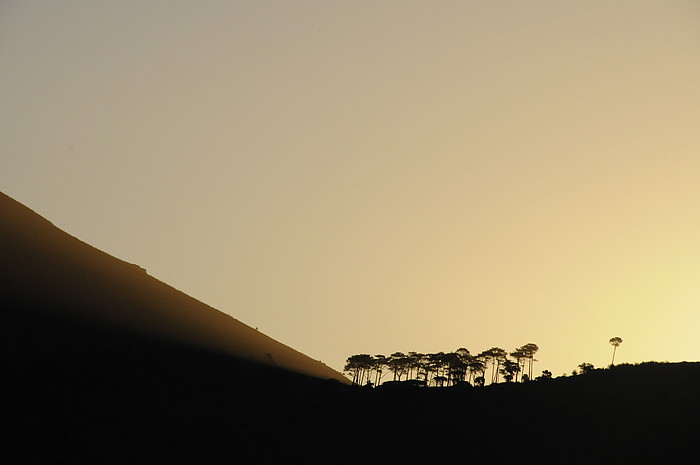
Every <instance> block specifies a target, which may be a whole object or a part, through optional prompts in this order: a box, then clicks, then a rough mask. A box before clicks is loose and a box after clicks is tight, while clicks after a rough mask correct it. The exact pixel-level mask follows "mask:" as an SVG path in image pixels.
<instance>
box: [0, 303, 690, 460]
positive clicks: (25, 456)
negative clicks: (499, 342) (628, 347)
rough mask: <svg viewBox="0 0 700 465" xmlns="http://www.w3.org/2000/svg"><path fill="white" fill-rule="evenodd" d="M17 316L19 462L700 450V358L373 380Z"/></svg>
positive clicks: (10, 407)
mask: <svg viewBox="0 0 700 465" xmlns="http://www.w3.org/2000/svg"><path fill="white" fill-rule="evenodd" d="M2 310H3V313H2V315H3V316H2V318H3V320H2V327H3V332H4V334H3V340H2V354H3V355H2V364H3V365H2V366H3V377H2V380H3V381H2V382H3V384H4V385H5V387H6V388H7V389H5V392H6V394H4V397H3V406H2V410H3V414H2V432H1V433H2V438H3V441H2V442H3V450H2V455H3V457H2V462H3V463H17V464H32V463H39V464H44V463H47V464H48V463H51V464H58V463H95V464H112V463H114V464H127V463H150V464H159V463H163V464H179V463H183V464H199V463H202V464H209V463H212V464H213V463H285V462H290V461H292V460H293V459H294V458H301V459H302V460H303V461H304V462H305V463H326V462H336V461H342V463H345V462H352V463H378V462H380V461H384V462H385V463H398V462H402V461H408V462H409V463H431V462H433V463H435V462H443V461H446V462H459V463H471V462H479V463H561V464H571V463H604V464H608V463H610V464H612V463H618V464H619V463H634V464H644V463H690V462H693V457H698V456H700V452H698V450H699V449H698V448H697V444H698V440H700V430H699V429H698V427H697V425H698V413H699V412H700V402H699V400H698V393H700V364H695V363H684V364H645V365H640V366H620V367H616V368H615V369H613V370H605V371H599V372H594V373H591V374H588V375H583V376H578V377H575V378H574V377H572V378H562V379H554V380H551V381H548V382H547V381H537V382H530V383H527V384H518V385H497V386H494V387H486V388H427V389H426V388H422V389H421V388H405V389H404V388H393V389H389V388H378V389H374V390H372V389H362V388H352V387H349V386H345V385H342V384H340V383H338V382H335V381H322V380H318V379H312V378H307V377H304V376H300V375H296V374H293V373H289V372H285V371H281V370H275V369H272V368H269V367H263V366H259V365H255V364H249V363H246V362H243V361H240V360H236V359H232V358H229V357H226V356H223V355H219V354H212V353H210V352H206V351H199V350H195V349H192V348H187V347H183V346H178V345H175V344H172V343H168V342H165V341H161V340H157V339H152V338H148V337H143V336H138V335H135V334H125V333H121V332H117V331H114V330H111V329H108V328H104V327H98V326H95V325H91V326H88V325H87V324H85V323H77V322H67V321H65V320H58V319H53V320H52V319H51V318H50V317H47V315H46V314H42V315H32V314H26V313H23V314H20V313H18V312H14V311H12V310H13V309H10V308H3V309H2ZM18 315H23V316H21V317H20V316H18ZM6 330H7V332H5V331H6ZM28 335H31V338H30V337H29V336H28ZM30 339H31V340H30ZM689 459H690V462H688V460H689Z"/></svg>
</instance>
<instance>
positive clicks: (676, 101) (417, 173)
mask: <svg viewBox="0 0 700 465" xmlns="http://www.w3.org/2000/svg"><path fill="white" fill-rule="evenodd" d="M699 54H700V6H699V5H698V3H697V2H694V1H690V0H688V1H644V0H627V1H626V0H621V1H616V2H608V1H588V2H579V1H563V0H562V1H539V0H538V1H522V0H517V1H516V0H512V1H466V0H465V1H438V2H427V1H423V2H421V1H408V0H406V1H403V0H402V1H380V2H377V1H352V2H349V1H347V2H346V1H337V2H334V1H301V0H300V1H267V2H257V1H204V2H202V1H197V2H195V1H175V0H173V1H164V0H163V1H160V0H149V1H135V0H120V1H104V2H92V1H87V0H85V1H77V0H66V1H62V2H53V1H24V0H22V1H19V0H4V1H3V2H2V3H0V63H2V66H0V102H2V105H1V106H0V190H2V191H3V192H5V193H6V194H8V195H10V196H11V197H13V198H15V199H16V200H18V201H20V202H22V203H24V204H25V205H27V206H29V207H30V208H32V209H33V210H35V211H36V212H37V213H39V214H41V215H42V216H45V217H46V218H48V219H49V220H51V221H52V222H53V223H54V224H55V225H56V226H58V227H60V228H61V229H63V230H65V231H67V232H69V233H70V234H72V235H74V236H76V237H78V238H80V239H82V240H83V241H85V242H87V243H89V244H91V245H93V246H95V247H97V248H100V249H102V250H104V251H105V252H107V253H110V254H112V255H114V256H116V257H118V258H121V259H123V260H126V261H129V262H133V263H137V264H139V265H141V266H142V267H144V268H146V269H147V270H148V272H149V274H151V275H153V276H155V277H157V278H158V279H160V280H162V281H164V282H166V283H168V284H170V285H172V286H174V287H175V288H177V289H180V290H182V291H183V292H185V293H187V294H189V295H191V296H193V297H195V298H197V299H199V300H201V301H203V302H205V303H207V304H209V305H212V306H213V307H215V308H217V309H219V310H221V311H223V312H226V313H228V314H230V315H232V316H233V317H235V318H237V319H238V320H240V321H242V322H243V323H246V324H248V325H250V326H252V327H257V328H259V330H260V331H262V332H264V333H265V334H267V335H269V336H271V337H273V338H275V339H277V340H279V341H280V342H283V343H285V344H287V345H289V346H291V347H293V348H295V349H297V350H299V351H301V352H303V353H305V354H307V355H309V356H311V357H312V358H314V359H318V360H321V361H323V362H324V363H326V364H328V365H330V366H331V367H333V368H335V369H337V370H342V369H343V366H344V363H345V360H346V358H347V357H349V356H350V355H353V354H360V353H369V354H384V355H388V354H391V353H393V352H397V351H401V352H408V351H416V352H423V353H430V352H439V351H444V352H448V351H454V350H456V349H457V348H460V347H466V348H467V349H469V350H470V351H471V352H472V353H478V352H481V351H483V350H485V349H488V348H490V347H494V346H498V347H503V348H505V349H506V350H513V349H515V348H516V347H519V346H522V345H523V344H525V343H528V342H534V343H536V344H537V345H538V346H539V347H540V351H539V353H538V354H537V356H536V358H537V359H538V363H537V364H536V366H535V372H536V373H539V371H541V370H542V369H549V370H550V371H552V372H553V373H554V374H555V376H556V375H560V374H563V373H569V372H571V370H573V369H574V368H576V366H577V365H579V364H580V363H582V362H588V363H592V364H594V365H595V366H597V367H603V366H606V365H608V364H609V363H610V357H611V355H612V347H611V346H610V345H609V344H608V340H609V339H610V338H611V337H613V336H619V337H621V338H622V339H623V341H624V342H623V344H622V345H621V346H620V348H619V349H618V351H617V355H616V362H617V363H622V362H627V363H636V362H642V361H649V360H656V361H681V360H698V359H700V338H698V337H697V328H698V327H699V326H700V241H699V240H698V238H700V208H698V206H699V204H700V182H699V180H700V134H699V133H698V130H697V125H698V121H700V84H699V83H700V60H699V59H698V56H699Z"/></svg>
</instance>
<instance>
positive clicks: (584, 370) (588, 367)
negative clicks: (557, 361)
mask: <svg viewBox="0 0 700 465" xmlns="http://www.w3.org/2000/svg"><path fill="white" fill-rule="evenodd" d="M578 367H579V369H580V370H581V374H582V375H587V374H588V373H591V372H592V371H593V370H595V367H594V366H593V364H592V363H586V362H583V363H582V364H580V365H579V366H578Z"/></svg>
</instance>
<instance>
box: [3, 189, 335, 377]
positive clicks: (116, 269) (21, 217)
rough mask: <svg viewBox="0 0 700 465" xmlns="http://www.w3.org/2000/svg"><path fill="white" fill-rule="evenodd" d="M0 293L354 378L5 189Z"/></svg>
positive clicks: (23, 303)
mask: <svg viewBox="0 0 700 465" xmlns="http://www.w3.org/2000/svg"><path fill="white" fill-rule="evenodd" d="M0 299H1V302H2V304H3V306H4V307H5V308H4V309H3V311H4V312H25V313H32V314H33V315H34V317H35V318H42V316H51V317H52V318H64V319H66V321H69V320H75V321H85V322H90V323H91V324H100V325H106V326H111V327H113V328H119V329H121V330H128V331H132V332H137V333H142V334H150V335H151V336H156V337H158V338H165V339H169V340H173V341H177V342H179V343H184V344H188V345H192V346H198V347H201V348H203V349H207V350H212V351H220V352H222V353H225V354H230V355H234V356H236V357H240V358H243V359H245V360H249V361H253V362H257V363H262V364H268V365H274V366H277V367H279V368H283V369H287V370H291V371H295V372H298V373H301V374H305V375H310V376H314V377H318V378H323V379H336V380H339V381H342V382H344V383H347V379H346V378H345V377H344V376H342V375H341V374H340V373H338V372H336V371H335V370H333V369H331V368H329V367H328V366H326V365H324V364H322V363H321V362H319V361H316V360H313V359H311V358H309V357H307V356H306V355H304V354H302V353H300V352H298V351H296V350H294V349H291V348H290V347H287V346H285V345H283V344H281V343H279V342H277V341H275V340H274V339H272V338H270V337H268V336H266V335H264V334H262V333H260V332H259V331H257V330H255V329H253V328H251V327H249V326H247V325H245V324H243V323H241V322H240V321H238V320H236V319H234V318H232V317H230V316H228V315H226V314H224V313H222V312H220V311H218V310H216V309H214V308H212V307H210V306H208V305H206V304H203V303H202V302H199V301H197V300H196V299H193V298H192V297H190V296H188V295H186V294H184V293H182V292H180V291H178V290H176V289H174V288H172V287H171V286H168V285H167V284H165V283H163V282H160V281H158V280H157V279H155V278H153V277H151V276H149V275H148V274H147V273H146V271H145V270H144V269H142V268H140V267H139V266H137V265H134V264H130V263H127V262H124V261H121V260H118V259H116V258H114V257H112V256H110V255H108V254H106V253H104V252H102V251H100V250H98V249H96V248H94V247H92V246H90V245H88V244H85V243H84V242H82V241H80V240H78V239H77V238H75V237H73V236H70V235H69V234H67V233H65V232H63V231H61V230H60V229H58V228H56V227H55V226H54V225H53V224H51V223H50V222H49V221H47V220H46V219H44V218H42V217H41V216H39V215H37V214H36V213H34V212H33V211H31V210H30V209H28V208H27V207H25V206H23V205H22V204H20V203H18V202H16V201H15V200H13V199H11V198H10V197H8V196H7V195H5V194H2V193H0ZM25 316H26V315H25ZM26 329H27V330H28V331H29V332H28V333H27V334H26V336H27V338H28V339H31V337H32V335H31V328H26ZM28 342H30V341H28Z"/></svg>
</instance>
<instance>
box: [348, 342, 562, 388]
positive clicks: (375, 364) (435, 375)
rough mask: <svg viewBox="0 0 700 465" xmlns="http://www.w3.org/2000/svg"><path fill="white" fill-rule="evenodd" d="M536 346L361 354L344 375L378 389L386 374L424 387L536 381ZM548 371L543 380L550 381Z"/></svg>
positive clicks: (393, 379)
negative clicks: (477, 351) (472, 351)
mask: <svg viewBox="0 0 700 465" xmlns="http://www.w3.org/2000/svg"><path fill="white" fill-rule="evenodd" d="M538 350H539V347H538V346H537V344H534V343H528V344H525V345H523V346H522V347H518V348H517V349H515V350H513V351H512V352H508V351H506V350H504V349H502V348H500V347H492V348H490V349H488V350H485V351H483V352H481V353H479V354H476V355H472V354H471V353H470V352H469V350H468V349H465V348H463V347H462V348H459V349H457V350H456V351H454V352H447V353H445V352H438V353H434V354H422V353H418V352H408V353H403V352H395V353H393V354H391V355H389V356H384V355H369V354H359V355H352V356H350V357H348V359H347V361H346V364H345V368H344V372H345V373H346V374H347V375H348V376H349V377H350V378H351V379H352V382H353V384H356V385H360V386H378V385H379V384H381V382H382V379H383V378H384V377H385V376H386V375H387V374H391V375H392V381H396V382H400V381H411V382H413V383H416V384H419V385H425V386H430V385H432V386H440V387H441V386H454V385H458V384H466V383H468V384H470V385H474V386H484V385H485V384H487V381H488V383H489V384H495V383H499V382H500V381H501V379H502V380H503V381H505V382H508V383H509V382H518V381H528V380H531V379H533V377H532V371H533V365H534V363H535V362H536V361H537V360H535V354H536V353H537V351H538ZM551 376H552V373H551V372H549V371H548V370H544V371H543V372H542V376H541V377H540V378H551Z"/></svg>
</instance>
